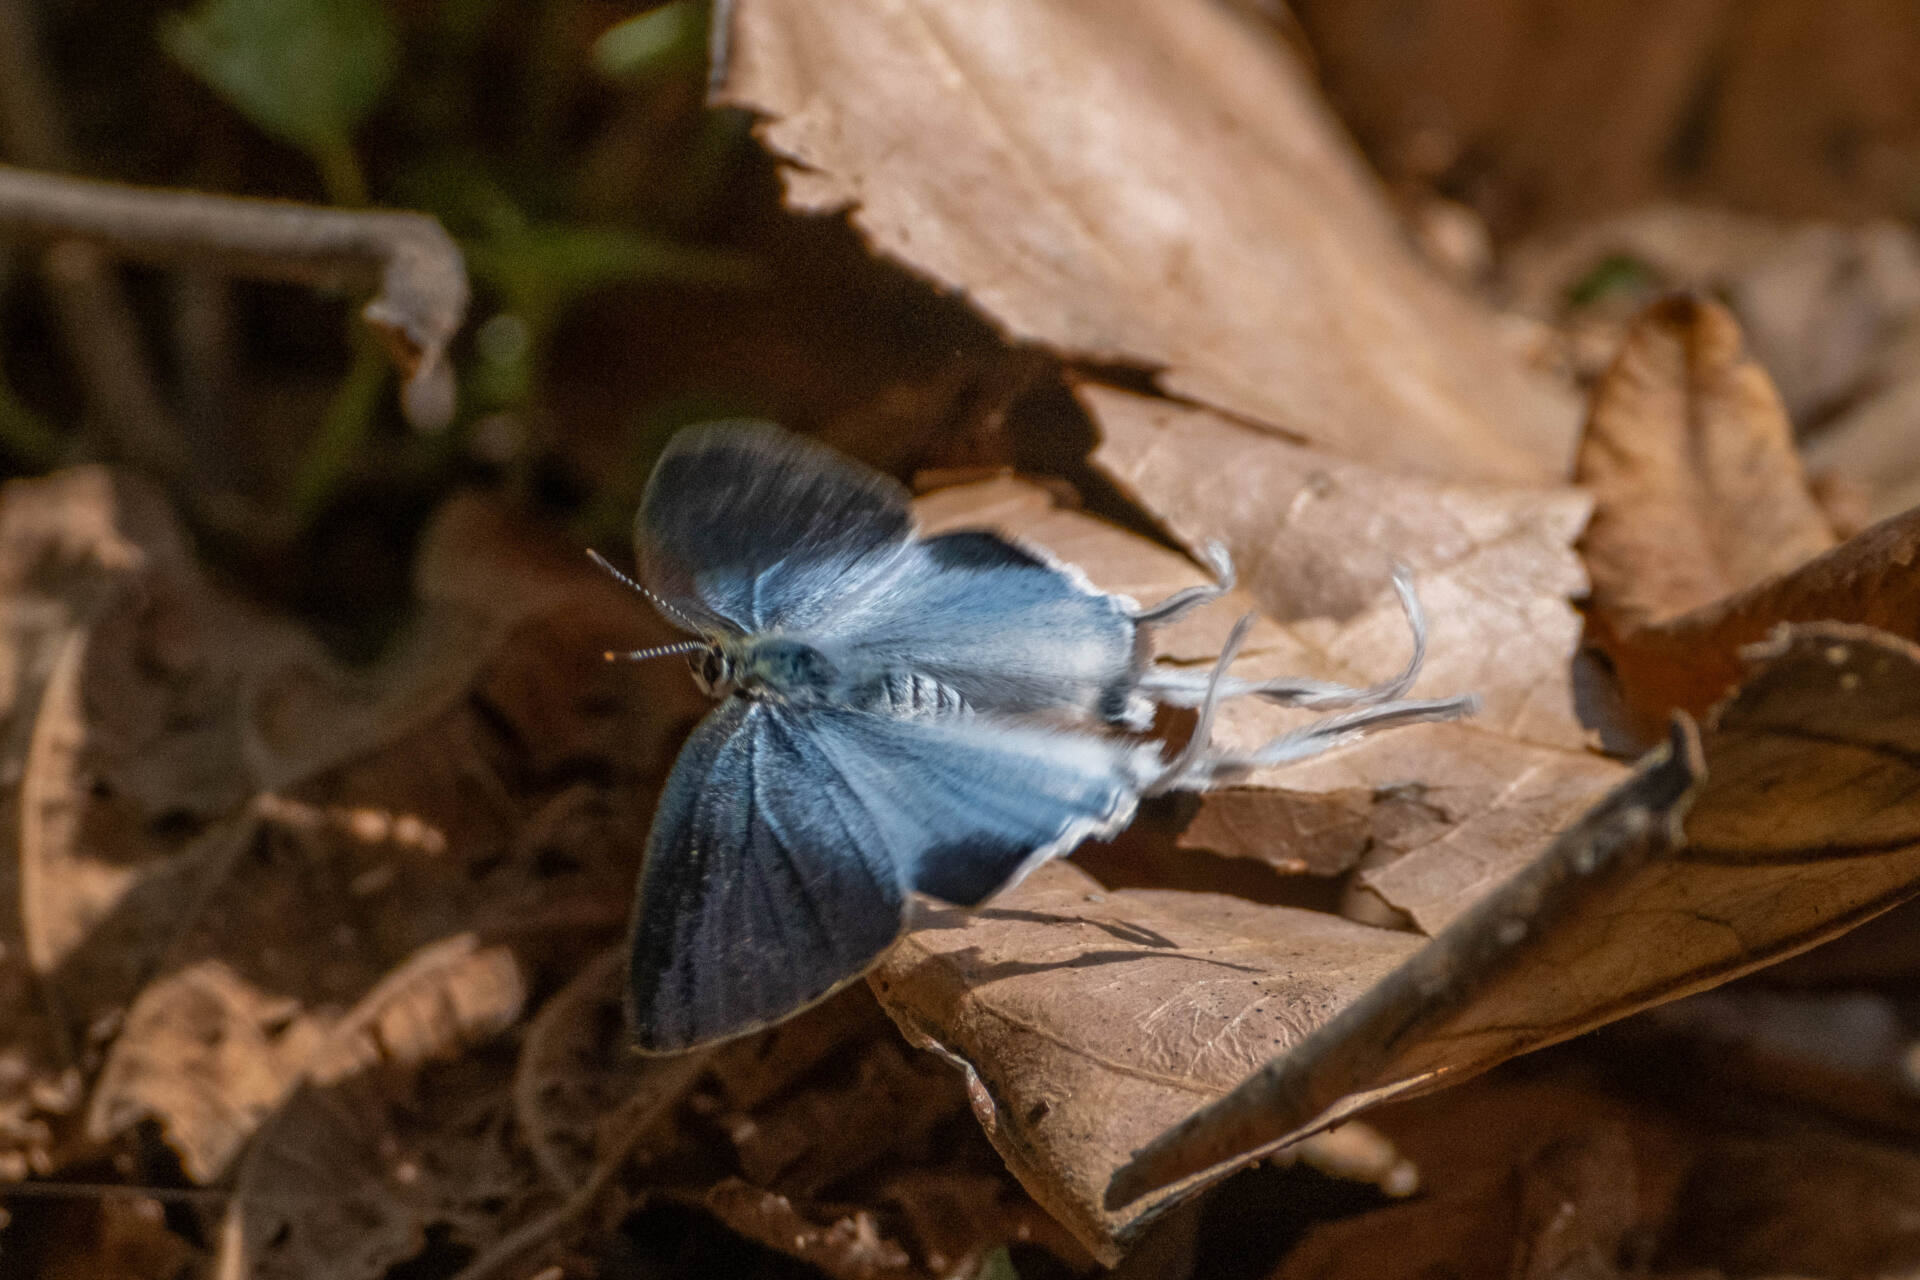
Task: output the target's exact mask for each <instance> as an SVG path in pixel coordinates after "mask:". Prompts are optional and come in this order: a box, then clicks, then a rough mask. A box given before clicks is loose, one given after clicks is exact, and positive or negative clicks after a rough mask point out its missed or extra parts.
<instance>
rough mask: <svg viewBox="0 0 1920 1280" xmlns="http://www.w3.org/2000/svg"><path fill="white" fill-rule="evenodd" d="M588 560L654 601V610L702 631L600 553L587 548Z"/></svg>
mask: <svg viewBox="0 0 1920 1280" xmlns="http://www.w3.org/2000/svg"><path fill="white" fill-rule="evenodd" d="M587 559H589V560H591V561H593V562H594V563H595V564H597V565H599V566H600V567H601V568H602V569H605V570H606V571H607V572H608V573H610V574H612V575H613V576H614V577H615V578H616V579H618V580H619V581H621V582H624V583H626V584H627V585H628V586H629V587H632V588H633V589H634V590H635V591H638V592H639V593H640V594H641V595H643V596H645V597H646V598H647V599H649V600H651V601H653V607H654V608H656V609H658V610H659V611H660V612H662V613H664V614H666V615H667V616H668V617H669V618H672V619H673V620H674V621H675V622H677V623H679V624H680V625H681V626H682V627H685V628H686V629H687V630H688V631H698V630H699V629H700V628H699V627H698V626H696V625H695V624H694V621H693V619H692V618H689V617H688V616H687V615H686V614H684V613H682V612H680V611H679V610H678V609H676V608H674V607H673V606H672V605H670V604H668V603H667V602H666V601H665V600H662V599H661V598H660V597H659V596H657V595H655V594H653V592H651V591H649V590H647V589H646V588H645V587H643V586H641V585H640V584H639V583H637V582H635V581H634V580H633V579H632V578H629V577H628V576H627V575H626V574H624V573H622V572H620V571H619V570H618V569H616V568H614V567H613V565H612V563H611V562H610V561H609V560H608V559H607V558H606V557H605V556H603V555H601V554H600V553H599V552H598V551H595V550H594V549H593V548H592V547H588V548H587ZM699 647H700V648H703V649H704V648H706V646H705V645H700V646H699ZM666 651H671V652H676V653H685V652H687V650H684V649H673V647H672V646H671V645H669V646H667V649H666ZM640 652H642V653H644V654H646V656H648V657H655V656H658V655H657V654H656V652H655V651H654V650H651V649H647V650H641V651H640Z"/></svg>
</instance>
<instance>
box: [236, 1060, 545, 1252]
mask: <svg viewBox="0 0 1920 1280" xmlns="http://www.w3.org/2000/svg"><path fill="white" fill-rule="evenodd" d="M508 1070H509V1061H508V1060H507V1059H506V1058H505V1056H504V1055H501V1054H493V1055H485V1056H482V1055H468V1056H466V1057H465V1058H462V1059H461V1060H459V1061H457V1062H452V1063H441V1064H434V1065H430V1066H428V1067H427V1068H426V1069H425V1070H417V1069H413V1068H406V1067H399V1066H377V1067H374V1068H372V1069H371V1070H369V1071H367V1072H365V1073H362V1074H359V1075H354V1076H349V1077H347V1078H346V1079H344V1080H342V1081H340V1082H338V1083H337V1084H334V1085H331V1086H326V1087H318V1086H307V1087H305V1088H302V1089H301V1090H299V1091H298V1092H296V1093H295V1094H294V1096H293V1098H292V1099H291V1100H290V1101H289V1102H288V1103H287V1104H286V1105H285V1106H284V1107H282V1108H281V1109H280V1110H279V1111H278V1112H276V1113H275V1115H274V1116H273V1118H272V1119H271V1120H269V1121H268V1122H267V1124H266V1126H265V1127H264V1128H263V1129H262V1130H261V1131H260V1133H259V1134H258V1135H257V1136H256V1138H255V1139H254V1141H253V1143H252V1145H251V1146H250V1147H249V1148H248V1150H247V1154H246V1156H245V1158H244V1159H242V1160H241V1162H240V1165H239V1168H238V1172H237V1174H236V1176H235V1180H234V1186H233V1200H232V1202H231V1204H230V1206H229V1208H228V1211H227V1216H226V1219H225V1221H224V1223H223V1225H222V1228H221V1232H220V1258H219V1264H218V1271H217V1274H219V1275H221V1276H223V1277H233V1278H234V1280H241V1278H244V1280H273V1278H275V1277H282V1276H285V1277H288V1278H289V1280H295V1278H297V1280H365V1278H366V1277H370V1276H382V1275H387V1274H389V1273H390V1271H391V1269H392V1268H395V1267H396V1266H398V1265H399V1264H401V1263H404V1262H406V1261H407V1260H408V1259H410V1258H413V1257H415V1256H416V1255H418V1254H420V1253H421V1251H422V1250H423V1249H424V1248H426V1246H427V1243H428V1239H429V1232H430V1231H431V1232H433V1233H434V1235H435V1236H436V1237H437V1238H438V1239H440V1240H441V1241H443V1242H444V1243H445V1245H446V1246H447V1247H450V1248H452V1249H455V1250H461V1249H466V1250H472V1251H478V1250H479V1249H481V1248H483V1247H485V1246H486V1245H488V1244H491V1243H492V1242H493V1241H495V1240H496V1239H497V1238H498V1237H499V1236H500V1235H501V1234H502V1233H503V1232H502V1228H503V1224H507V1223H512V1222H515V1221H517V1220H519V1219H521V1218H522V1217H523V1216H525V1214H526V1213H527V1212H528V1209H529V1206H530V1205H533V1204H536V1203H538V1197H539V1194H540V1191H541V1187H540V1175H539V1173H538V1171H537V1170H536V1169H535V1168H534V1167H533V1166H532V1165H531V1164H530V1163H529V1162H528V1161H527V1160H526V1159H525V1158H524V1156H523V1154H522V1153H521V1152H520V1151H519V1150H517V1149H516V1148H514V1146H513V1145H512V1144H511V1142H510V1141H509V1135H508V1119H507V1117H508V1112H509V1109H510V1108H509V1104H508V1101H507V1094H508V1079H507V1077H508Z"/></svg>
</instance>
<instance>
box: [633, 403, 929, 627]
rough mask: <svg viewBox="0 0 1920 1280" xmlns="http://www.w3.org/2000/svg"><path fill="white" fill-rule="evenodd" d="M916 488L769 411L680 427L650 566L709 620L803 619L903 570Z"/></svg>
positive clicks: (645, 517)
mask: <svg viewBox="0 0 1920 1280" xmlns="http://www.w3.org/2000/svg"><path fill="white" fill-rule="evenodd" d="M907 498H908V495H907V491H906V489H905V488H903V487H902V486H901V485H900V484H898V483H897V482H896V481H894V480H891V479H889V478H888V477H886V476H882V475H880V474H879V473H878V472H874V471H871V470H868V469H867V468H865V467H860V466H856V465H854V464H852V463H850V462H848V461H847V460H846V459H844V458H842V457H840V456H839V455H838V454H836V453H834V452H833V451H832V450H830V449H828V448H826V447H825V446H824V445H820V444H816V443H814V442H813V441H811V440H808V439H806V438H805V437H803V436H796V435H793V434H791V433H789V432H786V431H782V430H780V429H779V428H777V427H773V426H770V425H767V424H762V423H744V422H743V423H722V424H716V425H713V426H705V427H698V428H692V429H689V430H686V431H682V432H681V433H680V434H679V435H677V436H675V437H674V439H673V442H672V443H671V444H669V445H668V446H667V450H666V452H665V453H664V454H662V455H661V458H660V461H659V463H658V465H656V466H655V468H654V472H653V477H652V479H650V480H649V481H648V482H647V491H646V496H645V497H644V498H643V499H642V501H641V504H640V514H639V516H638V518H637V519H636V521H635V525H634V543H635V548H636V551H637V552H638V557H639V561H640V578H641V581H643V582H644V583H645V584H646V585H647V588H648V589H649V590H650V591H652V592H653V593H654V594H655V595H656V596H658V597H660V598H661V599H662V600H663V601H664V602H665V603H666V605H667V607H668V608H669V609H671V610H673V611H675V612H677V613H679V614H680V615H681V617H682V619H683V620H684V621H686V622H691V623H693V624H694V625H695V626H696V627H698V628H700V629H702V630H707V631H732V632H734V633H747V634H751V633H755V632H762V631H768V630H772V629H774V628H783V629H792V628H803V627H807V626H812V625H815V624H818V623H821V622H824V621H826V620H828V619H830V618H831V617H833V616H834V615H836V614H838V613H839V612H841V611H843V610H845V609H846V608H848V607H849V606H850V605H852V604H853V603H854V602H856V601H857V600H859V599H860V598H861V596H862V595H863V594H864V593H865V592H867V591H869V590H871V589H872V588H873V587H875V586H876V585H877V584H878V583H879V582H880V581H882V580H883V579H886V578H888V577H890V576H891V575H893V574H895V573H897V572H898V571H899V569H900V568H901V561H902V559H903V557H904V556H905V555H906V554H907V548H908V545H909V542H910V540H911V538H912V533H913V518H912V515H911V513H910V512H909V510H908V507H907Z"/></svg>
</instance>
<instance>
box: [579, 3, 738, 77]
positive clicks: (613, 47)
mask: <svg viewBox="0 0 1920 1280" xmlns="http://www.w3.org/2000/svg"><path fill="white" fill-rule="evenodd" d="M709 21H710V14H709V10H708V8H707V3H706V0H671V3H668V4H663V5H661V6H660V7H659V8H658V9H652V10H649V11H648V12H646V13H643V14H640V15H639V16H637V17H633V18H628V19H627V20H626V21H624V22H616V23H614V24H613V25H612V26H611V27H608V28H607V29H606V30H605V31H604V32H602V33H601V35H600V38H599V39H598V40H595V41H594V42H593V65H594V66H595V67H596V68H597V69H598V70H599V71H600V73H601V74H602V75H605V76H608V77H610V78H612V79H615V80H626V79H633V78H636V77H640V76H647V75H653V74H656V73H660V72H666V71H673V70H677V69H678V68H680V67H681V66H683V65H685V64H686V63H688V62H692V61H694V60H695V59H699V58H704V57H705V56H706V51H707V24H708V22H709Z"/></svg>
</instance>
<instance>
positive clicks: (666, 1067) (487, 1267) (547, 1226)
mask: <svg viewBox="0 0 1920 1280" xmlns="http://www.w3.org/2000/svg"><path fill="white" fill-rule="evenodd" d="M710 1057H712V1051H711V1050H698V1051H696V1052H693V1053H688V1054H682V1055H681V1056H679V1057H677V1058H672V1059H667V1060H664V1061H662V1062H661V1064H660V1067H659V1072H660V1073H661V1074H662V1075H663V1076H664V1078H661V1079H656V1080H655V1082H654V1089H653V1090H652V1096H651V1097H647V1098H644V1099H641V1100H639V1105H638V1106H637V1107H636V1108H635V1109H634V1110H633V1111H632V1112H631V1113H630V1114H628V1115H627V1116H625V1117H623V1118H622V1122H621V1125H620V1128H619V1130H618V1132H617V1133H616V1134H615V1135H614V1139H613V1142H612V1143H611V1144H610V1145H609V1146H608V1148H607V1151H606V1154H605V1155H603V1156H602V1157H601V1158H600V1164H599V1167H598V1168H596V1169H595V1170H594V1171H593V1175H592V1176H591V1177H589V1178H588V1179H587V1180H586V1181H585V1182H584V1183H582V1184H581V1185H580V1189H579V1190H578V1191H576V1192H574V1193H573V1194H572V1195H571V1196H568V1197H567V1199H566V1200H565V1201H564V1202H563V1203H562V1204H560V1205H559V1206H558V1207H557V1208H554V1209H550V1210H548V1211H547V1212H546V1213H543V1214H541V1215H540V1216H539V1217H537V1218H535V1219H534V1220H533V1221H531V1222H528V1223H526V1224H525V1225H523V1226H521V1227H520V1228H519V1229H517V1230H515V1231H513V1232H512V1233H511V1234H509V1235H507V1236H505V1237H503V1238H502V1239H500V1240H498V1241H496V1242H495V1243H494V1245H493V1246H492V1247H491V1248H489V1249H488V1250H487V1251H486V1252H485V1253H482V1254H481V1255H480V1256H479V1257H477V1258H475V1259H474V1260H473V1261H472V1262H470V1263H468V1264H467V1265H466V1266H465V1267H464V1268H462V1269H461V1270H460V1271H459V1272H458V1273H457V1274H455V1276H454V1277H453V1280H493V1277H495V1276H498V1275H500V1274H501V1273H502V1272H503V1271H505V1270H506V1269H507V1268H508V1267H512V1266H516V1265H519V1264H520V1263H521V1262H522V1261H524V1260H525V1259H526V1257H527V1256H528V1255H529V1254H531V1253H533V1251H534V1250H536V1249H538V1248H540V1247H542V1246H543V1245H545V1244H546V1243H547V1242H548V1241H550V1240H552V1239H554V1238H555V1237H556V1236H558V1235H560V1234H561V1233H562V1232H564V1231H566V1230H568V1229H569V1228H570V1227H572V1226H573V1224H574V1223H576V1222H578V1221H580V1219H582V1218H584V1217H586V1216H587V1215H588V1214H589V1213H591V1212H593V1209H594V1207H595V1206H596V1205H598V1204H599V1203H600V1199H601V1197H602V1196H604V1195H605V1194H606V1193H607V1190H608V1189H609V1188H610V1187H612V1185H613V1181H614V1179H615V1178H617V1177H619V1176H620V1171H621V1170H622V1169H624V1168H625V1167H626V1163H627V1156H628V1154H629V1153H631V1152H632V1150H633V1148H634V1147H635V1146H637V1145H638V1144H639V1142H640V1140H641V1139H642V1138H644V1137H646V1136H647V1134H648V1133H649V1132H651V1131H652V1129H653V1126H654V1125H655V1124H657V1123H658V1122H659V1120H660V1117H661V1116H663V1115H665V1114H666V1112H667V1109H668V1108H669V1107H671V1106H672V1105H673V1104H674V1103H675V1102H678V1101H679V1100H680V1098H681V1097H682V1096H683V1095H684V1094H685V1093H686V1091H687V1089H688V1087H689V1086H691V1085H692V1084H693V1082H694V1081H695V1080H697V1079H699V1077H700V1073H701V1072H702V1071H704V1070H705V1069H706V1066H707V1060H708V1059H709V1058H710Z"/></svg>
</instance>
